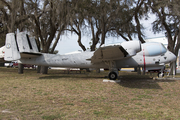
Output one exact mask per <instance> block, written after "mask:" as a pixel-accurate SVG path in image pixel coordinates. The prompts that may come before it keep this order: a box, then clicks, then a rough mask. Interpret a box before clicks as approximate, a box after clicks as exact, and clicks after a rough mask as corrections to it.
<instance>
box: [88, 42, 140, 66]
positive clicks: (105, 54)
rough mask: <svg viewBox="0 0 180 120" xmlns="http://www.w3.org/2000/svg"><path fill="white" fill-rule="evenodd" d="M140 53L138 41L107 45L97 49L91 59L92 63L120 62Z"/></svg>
mask: <svg viewBox="0 0 180 120" xmlns="http://www.w3.org/2000/svg"><path fill="white" fill-rule="evenodd" d="M139 51H141V45H140V42H139V41H129V42H123V43H121V44H115V45H108V46H103V47H100V48H98V49H97V50H96V51H95V52H94V55H93V56H92V57H91V62H92V63H98V62H102V61H113V60H120V59H124V58H127V57H131V56H134V55H136V53H137V52H139Z"/></svg>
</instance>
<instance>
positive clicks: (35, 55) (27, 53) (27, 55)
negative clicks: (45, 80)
mask: <svg viewBox="0 0 180 120" xmlns="http://www.w3.org/2000/svg"><path fill="white" fill-rule="evenodd" d="M20 54H21V57H22V58H34V57H39V56H40V55H42V54H41V53H29V52H23V53H20Z"/></svg>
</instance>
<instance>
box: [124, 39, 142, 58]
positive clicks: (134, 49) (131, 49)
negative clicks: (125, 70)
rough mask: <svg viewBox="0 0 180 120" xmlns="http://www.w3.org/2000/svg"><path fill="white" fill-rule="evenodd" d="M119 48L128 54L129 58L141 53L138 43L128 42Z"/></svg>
mask: <svg viewBox="0 0 180 120" xmlns="http://www.w3.org/2000/svg"><path fill="white" fill-rule="evenodd" d="M121 46H122V47H123V48H124V49H125V50H126V51H127V52H128V54H129V55H130V56H133V55H136V53H138V52H140V51H141V42H140V41H128V42H123V43H121Z"/></svg>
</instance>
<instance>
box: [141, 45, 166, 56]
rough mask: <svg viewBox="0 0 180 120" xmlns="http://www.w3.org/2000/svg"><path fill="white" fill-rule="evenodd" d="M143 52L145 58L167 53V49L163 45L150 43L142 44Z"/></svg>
mask: <svg viewBox="0 0 180 120" xmlns="http://www.w3.org/2000/svg"><path fill="white" fill-rule="evenodd" d="M142 51H143V54H144V55H145V56H157V55H162V54H164V53H166V51H167V49H166V48H165V46H164V45H163V44H162V43H158V42H149V43H144V44H142Z"/></svg>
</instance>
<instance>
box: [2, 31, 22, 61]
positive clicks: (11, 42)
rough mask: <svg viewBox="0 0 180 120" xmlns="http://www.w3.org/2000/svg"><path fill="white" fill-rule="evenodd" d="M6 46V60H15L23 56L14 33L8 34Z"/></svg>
mask: <svg viewBox="0 0 180 120" xmlns="http://www.w3.org/2000/svg"><path fill="white" fill-rule="evenodd" d="M5 46H6V47H5V56H4V60H5V61H13V60H18V59H20V58H21V56H20V53H19V50H18V46H17V42H16V38H15V34H14V33H8V34H6V44H5Z"/></svg>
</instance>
